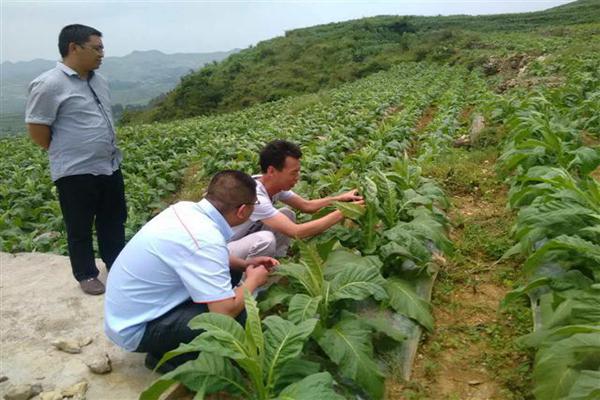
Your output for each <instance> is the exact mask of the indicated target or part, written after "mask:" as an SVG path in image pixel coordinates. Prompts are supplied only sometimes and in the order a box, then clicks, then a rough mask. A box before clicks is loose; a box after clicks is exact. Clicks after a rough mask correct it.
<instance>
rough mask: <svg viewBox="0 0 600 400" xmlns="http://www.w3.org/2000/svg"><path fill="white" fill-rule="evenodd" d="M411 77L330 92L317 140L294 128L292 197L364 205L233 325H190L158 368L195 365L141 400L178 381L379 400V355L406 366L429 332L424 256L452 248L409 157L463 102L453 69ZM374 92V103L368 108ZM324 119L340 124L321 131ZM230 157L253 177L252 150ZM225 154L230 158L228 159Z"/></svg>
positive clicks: (230, 389) (218, 318) (439, 201)
mask: <svg viewBox="0 0 600 400" xmlns="http://www.w3.org/2000/svg"><path fill="white" fill-rule="evenodd" d="M399 72H400V73H401V74H405V73H406V72H407V71H396V72H395V73H399ZM411 72H412V74H413V75H412V76H411V79H410V80H408V79H403V78H400V79H398V80H397V81H395V82H394V83H392V82H390V81H389V78H390V77H391V76H393V75H390V74H381V75H379V76H377V77H374V78H373V79H369V80H366V81H363V82H360V83H359V84H355V85H352V87H351V88H350V89H351V90H350V91H349V92H344V91H339V92H337V93H335V94H334V95H333V96H332V97H334V99H335V101H334V103H333V104H334V106H333V107H332V106H329V107H325V108H324V109H322V110H323V113H324V114H325V115H326V119H327V121H328V122H327V125H326V126H327V127H328V128H329V131H328V132H327V131H326V132H323V131H322V130H321V129H323V128H324V126H322V125H321V129H318V128H317V129H316V132H315V133H317V135H318V137H321V139H320V140H315V137H314V136H313V137H312V138H310V137H307V136H306V135H302V136H300V137H296V134H297V132H293V136H292V138H293V140H296V141H299V142H301V143H302V148H303V151H304V152H305V157H303V169H305V170H307V171H306V172H305V173H304V175H303V179H302V180H303V182H302V186H301V188H300V190H301V191H302V192H304V193H308V194H309V195H311V196H318V195H322V194H326V193H331V192H338V191H341V190H345V189H348V188H352V187H358V188H359V192H360V193H361V194H362V195H363V196H364V198H365V200H366V206H365V207H364V208H363V207H359V206H353V205H349V204H337V207H339V209H340V210H341V211H342V212H343V213H344V214H345V215H346V217H347V218H348V219H349V220H351V221H352V222H350V223H347V224H344V225H340V226H336V227H334V228H333V229H330V230H329V231H328V232H326V233H325V234H323V235H320V236H318V237H317V238H315V239H313V240H312V241H310V242H309V243H302V242H297V246H298V249H299V251H298V254H297V256H296V257H295V258H294V259H293V260H290V261H289V262H285V263H283V264H282V265H281V266H280V267H279V268H278V271H277V272H276V275H277V276H279V277H281V278H282V280H281V281H280V282H279V283H278V284H277V285H273V286H271V288H270V289H269V290H268V291H267V292H266V293H264V294H263V295H261V296H260V297H259V302H258V304H256V303H255V301H254V300H253V299H252V298H248V299H247V300H246V307H247V310H248V320H247V322H246V325H245V327H242V326H240V325H239V324H238V323H237V322H235V320H233V319H232V318H229V317H226V316H223V315H218V314H206V315H202V316H199V317H197V318H196V319H195V320H194V321H192V323H191V325H190V326H193V327H196V328H198V329H204V330H205V332H204V333H202V334H201V335H199V336H198V337H197V338H196V339H195V340H194V341H193V342H192V343H190V344H186V345H182V346H181V347H180V348H179V349H177V350H175V351H173V352H171V353H169V354H168V355H167V356H166V357H165V359H164V361H166V360H168V359H169V358H170V357H174V356H177V355H180V354H182V353H185V352H194V351H199V352H201V353H200V356H199V358H198V359H197V360H196V361H193V362H189V363H187V364H185V365H183V366H181V367H179V368H178V369H177V370H175V371H173V372H171V373H168V374H166V375H164V376H163V377H161V379H159V380H158V381H157V382H156V383H155V384H154V385H153V386H151V387H150V388H149V389H148V390H147V391H146V392H144V394H143V396H142V398H145V399H155V398H158V397H159V396H160V394H161V393H162V392H163V391H164V390H165V389H166V388H167V387H168V385H169V384H171V383H173V382H174V381H179V382H182V383H183V384H185V385H186V386H187V387H188V388H190V389H192V390H193V391H195V392H196V393H200V394H201V396H200V398H202V396H203V395H204V394H208V393H214V392H223V391H225V392H227V393H229V394H230V395H232V396H234V397H236V398H244V399H271V398H294V399H304V398H305V399H315V398H319V399H335V398H355V397H356V396H360V397H362V398H372V399H380V398H383V396H384V392H385V386H384V384H385V376H386V373H387V372H388V371H387V370H388V367H389V365H385V364H384V363H382V362H381V361H380V359H381V356H382V355H383V354H387V355H388V356H389V355H390V354H393V356H392V357H391V360H392V363H394V364H402V365H403V366H404V367H405V368H406V369H408V370H410V366H411V365H410V364H411V363H412V357H414V351H415V349H416V343H417V342H418V339H419V333H420V330H421V329H426V330H432V329H433V318H432V315H431V307H430V304H429V303H428V301H427V300H426V298H427V296H428V295H429V294H430V291H431V287H432V285H433V280H434V279H435V274H436V273H437V269H438V265H437V264H436V260H439V259H440V258H441V254H442V253H444V252H450V251H451V244H450V242H449V240H448V239H447V237H446V231H447V226H448V221H447V218H446V215H445V209H446V208H447V207H448V201H447V199H446V197H445V195H444V193H443V192H442V190H441V189H440V188H439V187H438V186H437V185H436V184H435V182H432V181H431V180H429V179H426V178H424V177H423V176H422V175H421V170H420V168H419V167H418V165H417V163H416V161H415V160H418V159H419V158H420V157H425V156H427V157H431V156H432V155H433V154H434V153H435V152H437V151H440V150H441V149H442V146H443V143H444V140H446V142H448V141H450V139H451V137H452V135H453V134H454V132H456V131H458V130H459V128H460V122H459V118H458V114H459V112H460V110H461V109H462V108H463V102H464V101H465V100H464V99H465V98H467V96H464V94H465V92H467V89H466V87H465V79H464V78H465V74H466V72H464V71H460V70H449V69H445V68H433V69H431V70H425V71H421V72H416V71H411ZM432 73H433V74H432ZM397 76H401V75H397ZM434 76H435V78H436V79H435V81H433V79H432V78H433V77H434ZM379 85H381V86H379ZM449 92H452V93H456V92H458V94H455V95H449V94H448V93H449ZM384 93H385V94H387V99H386V101H385V102H382V99H379V100H376V101H375V100H373V96H374V95H375V94H378V95H382V94H384ZM350 95H351V96H352V98H350ZM356 96H364V97H363V98H362V101H367V102H368V104H369V105H367V106H366V110H367V111H368V112H363V113H361V112H360V111H358V110H360V109H359V108H356V107H355V106H354V107H352V108H351V114H350V116H351V119H349V118H348V117H349V116H348V115H344V116H339V114H337V113H339V111H336V108H337V109H338V110H340V109H342V108H344V105H346V104H349V103H351V104H354V105H356V102H357V100H358V101H361V100H360V99H359V98H357V97H356ZM434 101H435V103H436V105H437V106H438V107H440V108H442V109H444V110H445V112H444V113H442V117H441V118H443V121H444V122H439V123H438V122H437V121H436V122H435V123H431V124H430V125H429V126H428V128H427V130H428V131H431V132H429V133H431V134H428V135H424V134H423V135H416V133H415V126H416V125H417V122H418V120H419V118H420V117H421V116H422V115H423V114H424V113H425V110H427V109H428V108H429V107H430V106H431V105H432V103H433V102H434ZM363 104H365V103H363ZM319 107H322V106H321V105H319ZM334 107H335V108H334ZM363 107H364V105H363ZM318 109H319V110H321V108H318ZM357 111H358V112H357ZM344 112H347V111H344ZM311 113H312V114H313V115H315V114H316V113H315V110H313V111H311ZM336 115H338V116H339V117H342V118H344V120H345V121H344V125H342V126H339V125H338V126H337V127H336V126H335V125H332V122H334V121H336ZM352 117H353V118H352ZM306 120H307V119H306ZM434 133H435V134H434ZM318 137H317V138H318ZM427 137H430V138H431V140H428V139H427ZM222 140H223V141H227V140H230V141H232V140H239V138H237V139H236V138H231V137H224V138H222ZM417 142H422V143H417ZM229 144H230V145H231V146H234V145H235V144H234V143H233V142H230V143H229ZM229 144H228V145H229ZM226 147H227V145H226ZM408 150H411V151H412V152H413V153H412V154H411V155H412V160H411V159H409V157H408V156H406V155H405V154H406V152H407V151H408ZM240 151H241V152H242V154H247V155H248V158H247V159H244V161H238V162H240V165H239V167H240V168H242V169H246V170H248V169H249V168H252V167H251V165H248V164H242V163H243V162H250V163H254V162H255V154H253V151H255V150H244V149H240ZM234 155H235V156H236V157H238V160H240V158H241V157H240V154H239V153H238V151H234V152H233V153H232V154H231V156H234ZM225 160H226V159H225ZM212 162H213V163H214V164H217V161H215V160H213V161H212ZM227 165H230V163H227V162H226V161H225V164H223V165H221V164H218V166H216V167H215V170H217V169H219V168H223V167H225V166H227ZM204 168H206V166H204ZM212 172H213V171H212V170H210V169H208V168H206V173H208V174H210V173H212ZM317 217H318V216H317ZM259 310H260V312H261V313H259ZM265 315H266V317H264V316H265ZM261 316H263V317H264V319H262V320H261ZM334 382H335V383H334Z"/></svg>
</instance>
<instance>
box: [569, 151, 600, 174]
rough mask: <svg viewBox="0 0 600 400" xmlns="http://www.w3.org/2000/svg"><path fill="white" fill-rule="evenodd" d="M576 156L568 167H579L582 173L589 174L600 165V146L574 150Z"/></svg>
mask: <svg viewBox="0 0 600 400" xmlns="http://www.w3.org/2000/svg"><path fill="white" fill-rule="evenodd" d="M573 154H574V158H573V160H572V161H571V162H570V163H569V165H568V167H567V168H568V169H572V168H574V167H577V168H579V172H580V173H581V175H587V174H589V173H590V172H592V171H593V170H595V169H596V168H597V167H598V165H600V147H596V148H591V147H580V148H578V149H577V150H575V151H574V152H573Z"/></svg>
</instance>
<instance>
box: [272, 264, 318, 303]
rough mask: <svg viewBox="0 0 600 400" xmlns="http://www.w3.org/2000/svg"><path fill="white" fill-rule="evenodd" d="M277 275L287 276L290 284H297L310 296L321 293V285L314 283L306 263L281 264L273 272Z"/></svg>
mask: <svg viewBox="0 0 600 400" xmlns="http://www.w3.org/2000/svg"><path fill="white" fill-rule="evenodd" d="M275 273H276V274H277V275H281V276H287V277H288V278H289V279H290V281H291V283H292V284H295V285H299V286H300V287H301V288H302V290H303V291H304V292H305V293H306V294H308V295H310V296H312V297H316V296H319V295H320V294H321V286H322V283H321V284H320V285H315V283H314V281H313V276H311V272H310V267H309V266H308V265H306V264H304V263H303V264H291V263H290V264H288V263H285V264H281V265H279V266H278V267H277V271H276V272H275Z"/></svg>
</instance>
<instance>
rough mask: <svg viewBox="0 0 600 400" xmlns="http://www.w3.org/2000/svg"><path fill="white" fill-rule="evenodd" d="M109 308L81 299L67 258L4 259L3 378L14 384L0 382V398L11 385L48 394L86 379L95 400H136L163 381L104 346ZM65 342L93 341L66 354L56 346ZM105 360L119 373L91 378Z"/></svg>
mask: <svg viewBox="0 0 600 400" xmlns="http://www.w3.org/2000/svg"><path fill="white" fill-rule="evenodd" d="M101 264H102V263H101V262H99V263H98V265H101ZM101 279H102V280H104V279H105V277H104V275H101ZM103 301H104V297H103V296H87V295H85V294H83V292H81V290H80V289H79V286H78V285H77V282H75V281H74V280H73V277H72V275H71V270H70V266H69V260H68V258H67V257H63V256H58V255H53V254H41V253H21V254H16V255H12V254H7V253H0V334H1V338H0V339H1V341H0V349H1V357H0V360H1V361H0V376H5V377H7V378H8V380H6V381H4V382H2V383H0V397H2V398H3V397H4V395H5V394H6V392H7V390H8V388H9V387H10V386H11V385H17V384H36V383H37V384H41V385H42V387H43V389H44V390H45V391H47V390H51V389H63V388H66V387H67V386H70V385H72V384H74V383H78V382H80V381H82V380H85V381H87V382H88V385H89V388H88V391H87V399H89V400H105V399H106V400H109V399H110V400H114V399H119V400H128V399H137V398H138V397H139V394H140V393H141V391H142V390H143V389H144V388H145V387H147V386H148V385H149V384H150V383H151V382H152V381H153V380H154V379H156V377H157V375H155V374H154V373H152V372H151V371H149V370H147V369H146V368H144V366H143V358H144V356H143V355H142V354H132V353H126V352H124V351H122V350H121V349H119V348H117V347H116V346H114V345H112V344H111V343H110V342H109V341H108V340H107V339H106V337H105V335H104V333H103V327H102V324H103V312H102V311H103V310H102V308H103ZM61 337H64V338H67V339H75V340H79V339H82V338H85V337H91V338H92V339H93V342H92V343H91V344H90V345H88V346H85V347H83V348H82V352H81V353H79V354H68V353H64V352H62V351H59V350H57V349H56V348H54V347H53V346H52V344H51V342H52V341H54V340H56V339H58V338H61ZM103 353H106V354H108V356H109V357H110V359H111V360H112V368H113V371H112V372H111V373H108V374H106V375H96V374H93V373H91V372H90V371H89V369H88V367H87V366H86V364H85V362H86V361H88V360H90V359H91V358H92V357H94V356H95V355H97V354H103Z"/></svg>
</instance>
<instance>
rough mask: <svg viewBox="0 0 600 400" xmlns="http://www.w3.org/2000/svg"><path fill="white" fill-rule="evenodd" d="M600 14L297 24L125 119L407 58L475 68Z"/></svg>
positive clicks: (596, 10) (215, 108)
mask: <svg viewBox="0 0 600 400" xmlns="http://www.w3.org/2000/svg"><path fill="white" fill-rule="evenodd" d="M597 21H600V1H598V0H582V1H577V2H574V3H569V4H567V5H564V6H560V7H556V8H553V9H549V10H546V11H541V12H534V13H524V14H502V15H489V16H448V17H417V16H406V17H400V16H380V17H373V18H364V19H360V20H354V21H348V22H342V23H332V24H327V25H321V26H315V27H310V28H304V29H297V30H293V31H289V32H286V35H285V36H284V37H277V38H274V39H271V40H267V41H264V42H261V43H259V44H257V45H256V46H255V47H250V48H248V49H245V50H243V51H240V52H239V53H237V54H235V55H232V56H231V57H229V58H227V59H225V60H223V61H222V62H220V63H218V64H212V65H209V66H207V67H205V68H203V69H201V70H199V71H197V72H195V73H192V74H189V75H187V76H185V77H184V78H183V79H182V81H181V83H180V84H179V85H178V86H177V87H176V88H175V89H174V90H173V91H172V92H170V93H169V95H168V96H167V97H166V98H164V99H161V100H160V101H159V104H158V105H157V106H156V107H154V108H153V109H151V110H149V111H147V112H142V113H137V114H129V115H127V116H126V117H125V119H124V121H125V122H130V121H138V122H144V121H146V122H149V121H158V120H170V119H177V118H184V117H190V116H196V115H205V114H211V113H221V112H228V111H234V110H239V109H242V108H245V107H248V106H250V105H253V104H257V103H263V102H269V101H274V100H277V99H280V98H284V97H287V96H293V95H299V94H304V93H314V92H317V91H318V90H321V89H325V88H332V87H337V86H339V85H340V84H341V83H344V82H349V81H353V80H356V79H360V78H362V77H365V76H367V75H370V74H372V73H374V72H377V71H381V70H387V69H389V68H390V67H391V66H392V65H395V64H398V63H402V62H410V61H434V62H441V63H449V64H456V63H459V64H462V65H465V66H467V67H468V68H469V69H472V68H477V67H481V66H483V65H484V64H486V63H487V62H488V61H489V57H490V56H492V55H497V56H505V55H507V54H510V53H513V54H514V53H518V52H526V53H528V54H530V55H532V56H539V55H543V54H545V53H547V52H551V51H553V50H555V49H556V48H557V46H564V41H563V40H562V39H561V38H562V37H564V36H566V35H569V36H572V35H575V36H577V35H579V36H580V37H581V36H582V35H583V36H585V35H588V34H590V33H593V32H597V28H593V29H592V31H591V32H590V31H588V30H583V31H582V30H581V28H580V27H581V24H588V23H593V22H597ZM575 25H577V27H575ZM572 50H573V51H576V49H572Z"/></svg>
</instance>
